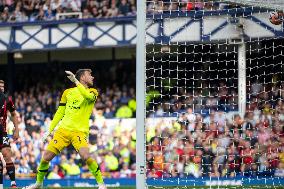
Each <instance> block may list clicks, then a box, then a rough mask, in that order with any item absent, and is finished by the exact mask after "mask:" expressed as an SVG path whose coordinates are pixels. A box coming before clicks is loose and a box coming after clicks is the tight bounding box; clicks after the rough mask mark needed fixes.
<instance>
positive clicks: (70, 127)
mask: <svg viewBox="0 0 284 189" xmlns="http://www.w3.org/2000/svg"><path fill="white" fill-rule="evenodd" d="M65 72H66V73H67V75H68V76H67V77H68V78H69V79H70V80H71V81H72V82H73V83H75V84H76V87H74V88H70V89H66V90H65V91H64V93H63V95H62V97H61V100H60V103H59V107H58V109H57V111H56V113H55V115H54V118H53V120H52V122H51V124H50V126H49V129H48V131H47V132H46V133H45V134H44V136H43V141H45V140H46V138H47V137H48V136H49V134H50V133H51V132H52V131H53V130H54V128H55V127H56V126H57V124H58V123H59V121H60V120H61V122H60V123H59V126H58V129H57V130H56V131H55V132H54V136H53V139H52V140H51V141H50V143H49V144H48V146H47V149H46V150H45V151H44V153H43V156H42V158H41V161H40V164H39V166H38V173H37V178H36V183H35V184H32V185H30V186H27V187H24V188H26V189H37V188H42V187H43V180H44V177H45V175H46V173H47V171H48V168H49V162H50V161H51V160H52V159H53V158H54V157H55V156H56V155H58V154H59V153H60V152H61V151H62V150H63V149H64V148H65V147H67V146H68V145H70V144H72V145H73V146H74V148H75V149H76V151H77V152H78V153H79V154H80V156H81V158H82V160H83V161H85V162H86V164H87V165H88V167H89V170H90V172H91V173H92V174H93V175H94V177H95V178H96V180H97V183H98V185H99V189H106V186H105V184H104V181H103V178H102V174H101V171H100V169H99V166H98V164H97V162H96V161H95V160H94V159H92V158H91V157H90V153H89V148H88V140H87V138H88V136H89V118H90V115H91V113H92V110H93V107H94V104H95V101H96V99H97V96H98V92H97V90H96V89H94V88H90V87H91V86H93V80H94V77H93V76H92V75H91V70H90V69H79V70H78V71H77V72H76V76H75V75H74V74H73V73H72V72H70V71H65Z"/></svg>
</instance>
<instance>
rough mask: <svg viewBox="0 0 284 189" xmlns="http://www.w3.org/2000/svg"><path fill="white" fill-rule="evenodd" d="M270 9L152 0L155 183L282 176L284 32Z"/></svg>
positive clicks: (149, 128)
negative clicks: (243, 104)
mask: <svg viewBox="0 0 284 189" xmlns="http://www.w3.org/2000/svg"><path fill="white" fill-rule="evenodd" d="M248 2H249V1H247V3H248ZM255 2H256V1H255ZM259 2H260V1H259ZM262 2H265V1H262ZM275 2H276V1H275ZM238 3H239V2H238ZM269 11H270V10H266V9H263V8H261V9H257V8H255V7H253V8H248V7H246V8H243V7H242V6H241V5H239V4H238V5H236V4H235V3H234V4H230V3H223V2H215V1H202V2H201V1H200V2H199V1H198V2H192V1H157V0H154V1H150V2H147V13H148V17H147V24H146V26H147V32H146V33H147V34H146V36H147V37H146V39H147V40H146V41H147V44H146V56H147V57H146V93H147V94H146V107H147V108H146V113H147V119H146V168H147V172H146V175H147V183H148V185H149V186H154V187H161V188H166V187H167V186H176V187H178V188H179V187H184V186H187V187H189V188H200V187H201V188H202V187H203V188H206V186H205V185H207V186H221V185H222V186H226V187H228V186H229V185H232V186H233V188H239V186H240V185H243V186H252V185H253V186H254V187H256V188H261V187H266V188H277V187H278V186H282V185H283V183H284V101H283V100H284V99H283V95H284V90H283V88H284V76H283V72H284V65H283V58H284V54H283V52H284V37H283V26H282V25H280V26H275V25H272V24H271V23H270V22H269ZM154 31H155V32H154ZM156 31H158V33H157V32H156ZM243 43H244V44H245V49H240V45H241V44H243ZM241 54H243V56H241ZM241 58H245V63H246V69H245V70H239V64H240V61H241ZM240 71H242V72H244V73H245V79H243V81H240V79H239V72H240ZM240 82H244V83H245V85H246V87H245V88H246V93H245V99H246V107H245V109H246V111H245V112H243V113H244V116H242V115H241V113H240V112H239V111H240V107H239V104H240V103H239V101H238V97H239V94H240V91H239V90H240V89H239V87H238V86H239V83H240Z"/></svg>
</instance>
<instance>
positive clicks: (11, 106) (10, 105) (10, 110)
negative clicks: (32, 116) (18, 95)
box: [7, 96, 15, 112]
mask: <svg viewBox="0 0 284 189" xmlns="http://www.w3.org/2000/svg"><path fill="white" fill-rule="evenodd" d="M7 105H8V106H7V108H8V110H9V112H14V111H15V105H14V102H13V100H12V97H11V96H9V97H8V104H7Z"/></svg>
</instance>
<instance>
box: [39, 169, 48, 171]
mask: <svg viewBox="0 0 284 189" xmlns="http://www.w3.org/2000/svg"><path fill="white" fill-rule="evenodd" d="M38 171H40V172H47V171H48V169H41V170H38Z"/></svg>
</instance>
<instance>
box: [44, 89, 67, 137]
mask: <svg viewBox="0 0 284 189" xmlns="http://www.w3.org/2000/svg"><path fill="white" fill-rule="evenodd" d="M68 91H69V89H66V90H65V91H64V92H63V94H62V96H61V99H60V102H59V107H58V109H57V111H56V113H55V115H54V117H53V119H52V121H51V123H50V125H49V129H48V130H49V132H52V131H53V130H54V128H55V127H56V125H57V124H58V123H59V121H60V120H61V119H62V118H63V116H64V114H65V107H66V102H67V94H68Z"/></svg>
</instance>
